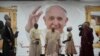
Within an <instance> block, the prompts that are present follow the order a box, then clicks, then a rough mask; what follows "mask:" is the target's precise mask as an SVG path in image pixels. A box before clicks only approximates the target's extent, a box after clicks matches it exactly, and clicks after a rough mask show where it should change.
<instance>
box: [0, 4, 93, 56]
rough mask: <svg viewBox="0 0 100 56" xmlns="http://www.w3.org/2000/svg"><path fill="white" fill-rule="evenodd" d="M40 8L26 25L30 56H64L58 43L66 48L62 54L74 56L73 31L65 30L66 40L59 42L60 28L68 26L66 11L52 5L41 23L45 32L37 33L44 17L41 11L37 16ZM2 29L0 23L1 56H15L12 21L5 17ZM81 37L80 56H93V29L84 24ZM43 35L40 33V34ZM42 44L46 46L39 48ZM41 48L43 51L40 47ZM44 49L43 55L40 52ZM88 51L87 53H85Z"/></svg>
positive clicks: (61, 30) (80, 28)
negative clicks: (44, 26)
mask: <svg viewBox="0 0 100 56" xmlns="http://www.w3.org/2000/svg"><path fill="white" fill-rule="evenodd" d="M40 8H41V6H39V7H37V8H36V9H35V10H33V12H32V13H31V15H30V16H29V19H28V22H27V24H26V27H25V30H26V31H27V32H28V33H29V34H30V36H29V38H30V47H29V56H40V55H41V54H45V56H59V55H63V56H64V54H62V53H61V52H60V49H61V48H62V45H61V42H62V43H63V44H66V48H65V53H66V55H68V56H74V55H73V54H77V51H76V48H75V45H74V41H73V34H72V32H71V31H72V27H68V28H67V29H66V31H67V32H68V34H66V37H67V38H66V40H64V41H61V38H62V36H61V34H62V33H64V31H63V28H64V27H65V25H66V23H67V22H68V17H67V16H66V14H67V11H66V10H65V9H64V8H63V7H61V6H60V5H53V6H50V7H48V8H47V10H46V12H45V15H44V16H43V20H44V22H45V25H46V27H47V29H45V31H44V30H40V29H38V26H39V25H38V23H37V22H38V20H39V17H40V16H41V15H42V14H43V12H42V11H40V12H39V13H37V11H38V10H39V9H40ZM4 19H5V21H6V22H5V25H3V24H1V22H2V21H0V37H2V39H3V48H2V50H3V56H13V55H15V54H14V49H15V47H14V45H15V44H14V42H15V38H16V37H17V36H18V31H16V32H15V34H14V33H13V31H12V28H11V18H10V17H9V16H8V15H5V16H4ZM79 30H80V33H79V36H81V48H80V55H79V56H94V52H93V46H92V44H93V40H94V37H93V29H92V28H91V27H90V23H89V22H84V23H83V24H82V25H81V26H80V27H79ZM42 32H43V33H42ZM42 34H43V35H44V37H43V38H45V39H44V40H41V39H42V37H41V35H42ZM41 42H44V43H45V44H44V45H43V44H41ZM42 46H43V47H42ZM42 49H44V51H42ZM88 50H89V51H88Z"/></svg>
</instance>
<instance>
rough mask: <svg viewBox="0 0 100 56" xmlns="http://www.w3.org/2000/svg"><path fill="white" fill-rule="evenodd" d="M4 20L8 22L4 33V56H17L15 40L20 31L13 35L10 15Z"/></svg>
mask: <svg viewBox="0 0 100 56" xmlns="http://www.w3.org/2000/svg"><path fill="white" fill-rule="evenodd" d="M4 19H5V20H6V22H5V26H4V29H3V33H2V38H3V56H15V53H14V48H15V47H14V45H15V38H16V37H17V36H18V31H16V32H15V34H14V33H13V31H12V28H11V18H10V17H9V16H8V15H5V16H4Z"/></svg>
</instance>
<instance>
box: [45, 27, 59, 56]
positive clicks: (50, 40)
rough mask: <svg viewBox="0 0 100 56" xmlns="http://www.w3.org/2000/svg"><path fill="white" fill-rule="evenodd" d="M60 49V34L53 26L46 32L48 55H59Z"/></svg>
mask: <svg viewBox="0 0 100 56" xmlns="http://www.w3.org/2000/svg"><path fill="white" fill-rule="evenodd" d="M59 49H60V34H59V32H57V31H55V29H54V28H52V30H51V31H48V32H47V34H46V44H45V50H46V56H58V54H59Z"/></svg>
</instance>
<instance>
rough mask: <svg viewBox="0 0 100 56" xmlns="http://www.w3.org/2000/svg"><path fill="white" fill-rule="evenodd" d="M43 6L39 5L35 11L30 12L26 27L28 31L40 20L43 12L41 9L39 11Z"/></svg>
mask: <svg viewBox="0 0 100 56" xmlns="http://www.w3.org/2000/svg"><path fill="white" fill-rule="evenodd" d="M40 8H41V6H39V7H37V8H36V9H35V10H33V12H32V13H31V14H30V16H29V19H28V23H27V25H26V27H25V30H26V31H27V32H29V31H30V29H31V28H33V25H34V24H35V23H37V22H38V20H39V17H40V16H41V14H42V13H43V12H42V11H40V12H39V13H37V11H38V10H39V9H40Z"/></svg>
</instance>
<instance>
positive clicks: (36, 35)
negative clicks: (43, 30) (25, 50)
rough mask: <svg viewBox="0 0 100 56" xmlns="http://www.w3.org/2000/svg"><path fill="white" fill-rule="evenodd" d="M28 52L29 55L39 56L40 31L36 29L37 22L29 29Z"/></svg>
mask: <svg viewBox="0 0 100 56" xmlns="http://www.w3.org/2000/svg"><path fill="white" fill-rule="evenodd" d="M30 38H31V44H30V53H29V56H40V54H41V40H40V31H39V30H38V24H37V23H35V24H34V28H33V29H31V31H30Z"/></svg>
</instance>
